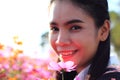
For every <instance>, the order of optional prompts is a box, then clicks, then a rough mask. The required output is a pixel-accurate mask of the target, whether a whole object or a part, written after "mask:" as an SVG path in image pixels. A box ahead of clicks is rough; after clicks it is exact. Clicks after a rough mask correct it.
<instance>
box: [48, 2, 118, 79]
mask: <svg viewBox="0 0 120 80" xmlns="http://www.w3.org/2000/svg"><path fill="white" fill-rule="evenodd" d="M49 16H50V32H49V40H50V44H51V46H52V48H53V49H54V51H55V52H56V53H57V54H58V55H59V57H60V60H61V61H63V62H66V61H73V62H74V63H75V65H77V67H76V71H72V72H70V73H68V72H66V73H65V74H64V78H65V80H77V79H80V80H111V79H113V80H114V79H116V80H118V79H119V80H120V73H119V72H117V71H115V70H114V69H113V68H108V66H109V65H108V64H109V58H110V18H109V13H108V3H107V0H51V4H50V15H49ZM56 79H57V80H61V74H60V73H57V76H56Z"/></svg>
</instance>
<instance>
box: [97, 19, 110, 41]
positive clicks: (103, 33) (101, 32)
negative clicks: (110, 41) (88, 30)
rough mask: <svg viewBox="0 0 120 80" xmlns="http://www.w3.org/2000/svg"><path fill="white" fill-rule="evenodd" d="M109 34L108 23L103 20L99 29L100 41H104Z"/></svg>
mask: <svg viewBox="0 0 120 80" xmlns="http://www.w3.org/2000/svg"><path fill="white" fill-rule="evenodd" d="M109 32H110V21H109V20H105V21H104V24H103V25H102V27H101V28H100V29H99V36H100V41H105V40H106V39H107V37H108V35H109Z"/></svg>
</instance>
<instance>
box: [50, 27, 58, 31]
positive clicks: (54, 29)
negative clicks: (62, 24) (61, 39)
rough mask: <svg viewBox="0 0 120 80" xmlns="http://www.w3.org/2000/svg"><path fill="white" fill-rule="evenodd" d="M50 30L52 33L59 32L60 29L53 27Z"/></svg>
mask: <svg viewBox="0 0 120 80" xmlns="http://www.w3.org/2000/svg"><path fill="white" fill-rule="evenodd" d="M50 30H51V31H59V29H58V27H56V26H51V28H50Z"/></svg>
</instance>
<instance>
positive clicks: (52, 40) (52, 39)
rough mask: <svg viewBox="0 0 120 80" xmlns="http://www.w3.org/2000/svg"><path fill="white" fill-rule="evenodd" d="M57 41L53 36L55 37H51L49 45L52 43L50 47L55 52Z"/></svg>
mask: <svg viewBox="0 0 120 80" xmlns="http://www.w3.org/2000/svg"><path fill="white" fill-rule="evenodd" d="M55 41H56V37H55V36H53V35H50V36H49V43H50V46H51V47H52V48H53V50H55V51H56V45H55Z"/></svg>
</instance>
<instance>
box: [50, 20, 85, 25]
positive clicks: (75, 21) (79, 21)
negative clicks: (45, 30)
mask: <svg viewBox="0 0 120 80" xmlns="http://www.w3.org/2000/svg"><path fill="white" fill-rule="evenodd" d="M73 23H84V22H83V21H82V20H79V19H73V20H70V21H68V22H66V23H65V24H64V25H69V24H73ZM50 24H51V25H57V23H56V22H50Z"/></svg>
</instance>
